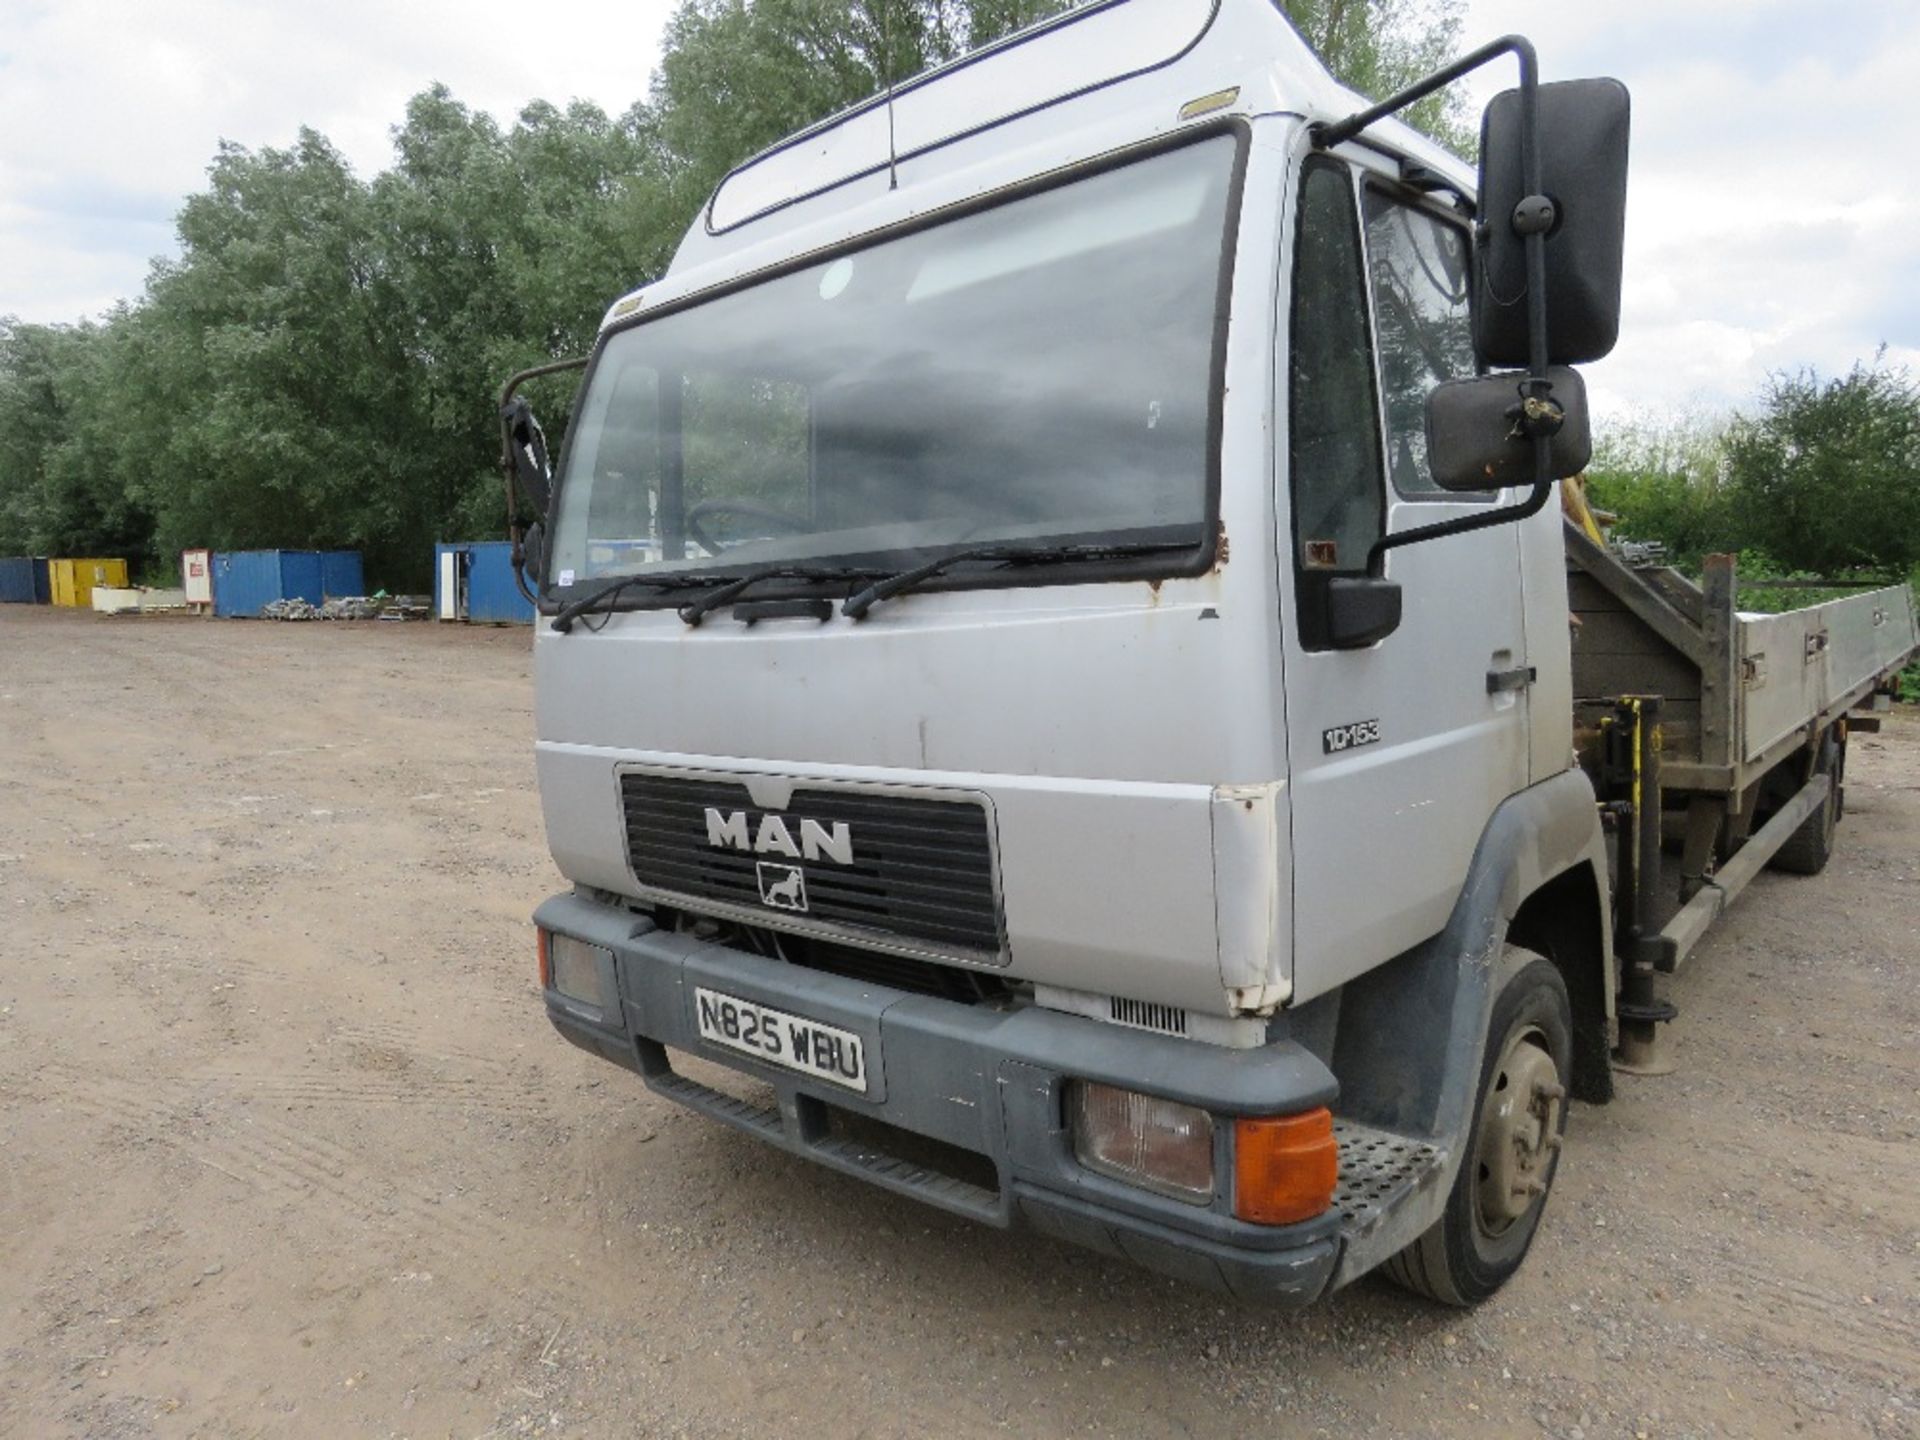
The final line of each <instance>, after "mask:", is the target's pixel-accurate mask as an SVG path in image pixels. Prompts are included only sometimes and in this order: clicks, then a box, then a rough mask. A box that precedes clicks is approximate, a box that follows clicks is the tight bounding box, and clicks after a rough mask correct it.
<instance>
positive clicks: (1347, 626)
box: [1326, 575, 1400, 650]
mask: <svg viewBox="0 0 1920 1440" xmlns="http://www.w3.org/2000/svg"><path fill="white" fill-rule="evenodd" d="M1326 604H1327V645H1328V647H1329V648H1331V649H1334V650H1364V649H1366V648H1367V647H1368V646H1369V645H1373V644H1377V643H1378V642H1380V641H1382V640H1384V639H1386V638H1387V636H1389V635H1391V634H1392V633H1393V632H1394V631H1396V630H1398V629H1399V628H1400V585H1399V582H1398V581H1394V580H1384V579H1381V578H1380V577H1378V576H1375V575H1336V576H1334V577H1333V578H1332V579H1330V580H1328V581H1327V599H1326Z"/></svg>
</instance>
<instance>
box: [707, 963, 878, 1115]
mask: <svg viewBox="0 0 1920 1440" xmlns="http://www.w3.org/2000/svg"><path fill="white" fill-rule="evenodd" d="M693 1005H694V1011H695V1015H696V1018H697V1020H698V1023H699V1027H700V1038H701V1039H702V1040H710V1041H712V1042H713V1043H714V1044H715V1045H724V1046H726V1047H727V1049H729V1050H738V1051H740V1052H742V1053H743V1054H747V1055H752V1056H754V1057H756V1058H757V1059H761V1060H765V1061H767V1062H768V1063H769V1064H772V1065H782V1066H785V1067H786V1068H787V1069H789V1070H798V1071H799V1072H800V1073H801V1074H802V1075H811V1076H813V1077H814V1078H815V1079H816V1080H825V1081H827V1082H828V1083H829V1084H833V1085H843V1086H845V1087H846V1088H847V1089H849V1090H857V1091H859V1092H860V1093H861V1094H862V1095H864V1094H866V1093H867V1050H866V1046H865V1045H864V1044H862V1043H861V1040H860V1037H859V1036H858V1035H855V1034H852V1033H851V1032H849V1031H846V1030H840V1029H836V1028H835V1027H834V1026H832V1025H822V1024H821V1023H820V1022H819V1021H818V1020H809V1019H807V1018H806V1017H805V1016H804V1015H789V1014H788V1013H787V1012H786V1011H784V1010H776V1009H774V1008H773V1007H772V1006H771V1005H756V1004H755V1003H754V1002H753V1001H751V1000H742V999H740V998H739V997H738V996H737V995H724V994H722V993H721V992H720V991H718V990H704V989H700V988H698V987H695V989H694V992H693Z"/></svg>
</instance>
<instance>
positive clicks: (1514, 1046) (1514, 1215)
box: [1475, 1026, 1567, 1235]
mask: <svg viewBox="0 0 1920 1440" xmlns="http://www.w3.org/2000/svg"><path fill="white" fill-rule="evenodd" d="M1566 1097H1567V1092H1566V1088H1565V1087H1564V1086H1563V1085H1561V1083H1560V1071H1559V1069H1558V1067H1557V1066H1555V1064H1554V1063H1553V1056H1552V1054H1551V1053H1549V1051H1548V1050H1547V1038H1546V1036H1545V1035H1544V1034H1543V1033H1541V1031H1540V1030H1539V1029H1537V1028H1535V1027H1531V1026H1529V1027H1527V1028H1526V1029H1523V1030H1520V1031H1518V1032H1516V1033H1515V1034H1514V1035H1512V1036H1510V1037H1509V1038H1508V1040H1507V1044H1506V1048H1505V1049H1504V1050H1503V1051H1502V1052H1501V1055H1500V1060H1499V1063H1498V1064H1497V1065H1496V1066H1495V1067H1494V1072H1493V1075H1492V1077H1491V1079H1490V1080H1489V1082H1488V1086H1487V1097H1486V1100H1485V1101H1484V1102H1483V1103H1482V1105H1481V1107H1480V1146H1479V1153H1478V1154H1477V1155H1476V1156H1475V1160H1476V1162H1477V1164H1478V1166H1479V1182H1480V1183H1479V1191H1478V1195H1479V1218H1480V1224H1481V1226H1482V1228H1483V1229H1485V1230H1486V1232H1487V1233H1488V1234H1490V1235H1497V1234H1499V1233H1500V1232H1501V1231H1503V1230H1505V1229H1506V1228H1507V1227H1508V1226H1510V1225H1512V1224H1513V1223H1514V1222H1515V1221H1517V1220H1519V1219H1520V1218H1521V1217H1522V1216H1524V1215H1525V1214H1526V1213H1527V1212H1528V1211H1529V1210H1531V1209H1532V1208H1533V1207H1534V1206H1535V1205H1537V1204H1538V1203H1539V1202H1540V1197H1541V1196H1543V1195H1545V1194H1546V1193H1547V1176H1548V1174H1549V1172H1550V1171H1551V1170H1552V1168H1553V1157H1554V1153H1555V1152H1556V1151H1558V1150H1559V1148H1560V1110H1561V1106H1562V1105H1564V1104H1565V1102H1566Z"/></svg>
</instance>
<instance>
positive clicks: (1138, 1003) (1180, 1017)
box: [1109, 995, 1187, 1035]
mask: <svg viewBox="0 0 1920 1440" xmlns="http://www.w3.org/2000/svg"><path fill="white" fill-rule="evenodd" d="M1109 1014H1110V1016H1111V1018H1112V1019H1113V1022H1114V1023H1115V1024H1116V1025H1131V1026H1133V1027H1134V1028H1135V1029H1136V1030H1158V1031H1160V1032H1161V1033H1162V1034H1164V1035H1184V1034H1186V1033H1187V1012H1186V1011H1184V1010H1182V1009H1181V1008H1180V1007H1179V1006H1177V1005H1154V1004H1150V1003H1149V1002H1147V1001H1145V1000H1124V999H1122V998H1121V997H1120V996H1118V995H1115V996H1113V997H1112V1001H1111V1009H1110V1011H1109Z"/></svg>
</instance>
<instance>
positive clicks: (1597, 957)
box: [1507, 860, 1614, 1105]
mask: <svg viewBox="0 0 1920 1440" xmlns="http://www.w3.org/2000/svg"><path fill="white" fill-rule="evenodd" d="M1602 893H1603V892H1602V888H1601V884H1600V879H1599V877H1598V876H1597V875H1596V874H1595V873H1594V867H1593V863H1592V862H1591V861H1587V860H1582V861H1580V862H1579V863H1578V864H1575V865H1573V866H1570V867H1569V868H1568V869H1566V870H1563V871H1561V872H1560V873H1559V874H1558V875H1555V876H1554V877H1553V878H1552V879H1550V880H1548V881H1546V882H1545V883H1544V884H1542V885H1540V886H1539V887H1538V888H1537V889H1535V890H1534V891H1533V892H1532V893H1531V894H1530V895H1528V896H1527V897H1526V899H1524V900H1523V901H1521V902H1520V908H1519V909H1518V910H1516V911H1515V912H1514V914H1513V916H1512V918H1511V919H1510V920H1508V922H1507V943H1508V944H1510V945H1519V946H1522V947H1524V948H1525V949H1528V950H1532V951H1534V952H1535V953H1537V954H1540V955H1544V956H1546V958H1547V959H1549V960H1551V961H1552V962H1553V967H1554V969H1556V970H1558V971H1559V972H1560V978H1561V979H1562V980H1563V981H1565V982H1566V986H1567V998H1568V1000H1569V1001H1570V1002H1571V1003H1572V1006H1573V1076H1572V1084H1571V1085H1570V1086H1569V1089H1571V1091H1572V1093H1573V1096H1574V1098H1575V1099H1576V1100H1584V1101H1586V1102H1587V1103H1588V1104H1590V1105H1604V1104H1606V1103H1607V1101H1609V1100H1611V1099H1613V992H1614V977H1613V964H1612V959H1611V954H1610V947H1609V946H1608V944H1607V931H1608V925H1607V910H1606V906H1605V904H1604V903H1603V901H1602V900H1601V895H1602Z"/></svg>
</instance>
